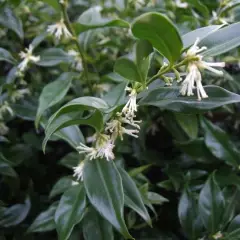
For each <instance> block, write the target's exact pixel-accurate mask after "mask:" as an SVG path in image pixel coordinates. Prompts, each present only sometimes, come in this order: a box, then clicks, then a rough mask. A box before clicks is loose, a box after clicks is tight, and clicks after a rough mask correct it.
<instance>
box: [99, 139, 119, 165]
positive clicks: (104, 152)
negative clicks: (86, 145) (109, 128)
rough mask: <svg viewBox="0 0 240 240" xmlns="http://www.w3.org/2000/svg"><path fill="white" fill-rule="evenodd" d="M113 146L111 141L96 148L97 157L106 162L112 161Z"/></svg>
mask: <svg viewBox="0 0 240 240" xmlns="http://www.w3.org/2000/svg"><path fill="white" fill-rule="evenodd" d="M114 147H115V145H114V144H113V142H112V141H111V140H108V141H106V142H105V143H104V144H103V145H102V146H100V147H99V148H97V152H98V153H97V157H100V158H104V157H105V158H106V159H107V161H109V160H113V159H114V158H115V156H114V154H113V148H114Z"/></svg>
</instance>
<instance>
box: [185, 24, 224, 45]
mask: <svg viewBox="0 0 240 240" xmlns="http://www.w3.org/2000/svg"><path fill="white" fill-rule="evenodd" d="M222 26H223V25H211V26H207V27H202V28H198V29H196V30H194V31H191V32H188V33H186V34H184V35H183V36H182V40H183V48H184V49H186V48H188V47H190V46H191V45H193V44H194V43H195V41H196V40H197V38H199V39H200V40H202V39H204V38H205V37H207V36H208V35H209V34H211V33H213V32H215V31H217V30H218V29H219V28H221V27H222Z"/></svg>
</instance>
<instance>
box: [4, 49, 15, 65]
mask: <svg viewBox="0 0 240 240" xmlns="http://www.w3.org/2000/svg"><path fill="white" fill-rule="evenodd" d="M0 61H6V62H9V63H12V64H14V63H16V60H15V59H14V58H13V56H12V54H11V53H10V52H9V51H7V50H6V49H4V48H0Z"/></svg>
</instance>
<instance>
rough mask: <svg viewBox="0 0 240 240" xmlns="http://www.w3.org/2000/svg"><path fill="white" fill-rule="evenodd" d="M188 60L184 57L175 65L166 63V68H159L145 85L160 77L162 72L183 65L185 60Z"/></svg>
mask: <svg viewBox="0 0 240 240" xmlns="http://www.w3.org/2000/svg"><path fill="white" fill-rule="evenodd" d="M188 61H189V59H184V60H183V61H181V62H180V63H178V64H175V65H168V66H167V67H166V68H163V69H162V70H160V71H159V72H158V73H157V74H155V75H154V76H153V77H151V78H150V79H149V80H148V82H147V85H149V84H150V83H152V82H153V81H154V80H156V79H157V78H159V77H161V76H162V75H163V74H165V73H167V72H169V71H171V70H172V69H176V68H179V67H181V66H183V65H185V64H186V63H187V62H188Z"/></svg>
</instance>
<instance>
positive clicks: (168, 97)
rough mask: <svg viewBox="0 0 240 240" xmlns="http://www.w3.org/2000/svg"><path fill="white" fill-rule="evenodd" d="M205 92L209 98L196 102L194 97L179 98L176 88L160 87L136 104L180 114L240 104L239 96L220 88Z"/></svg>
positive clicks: (208, 88)
mask: <svg viewBox="0 0 240 240" xmlns="http://www.w3.org/2000/svg"><path fill="white" fill-rule="evenodd" d="M205 90H206V92H207V94H208V96H209V97H208V98H205V99H202V100H201V101H198V99H197V97H196V95H195V96H192V97H186V96H181V95H180V93H179V88H178V87H160V88H157V89H154V90H153V91H149V92H148V93H147V95H146V96H145V97H143V98H142V99H141V100H140V101H139V102H138V104H139V105H140V106H141V105H142V106H146V105H151V106H156V107H160V108H162V109H167V110H172V111H175V112H181V113H199V112H204V111H208V110H211V109H214V108H217V107H221V106H223V105H226V104H230V103H237V102H240V95H238V94H235V93H232V92H229V91H227V90H225V89H223V88H221V87H217V86H206V87H205Z"/></svg>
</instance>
